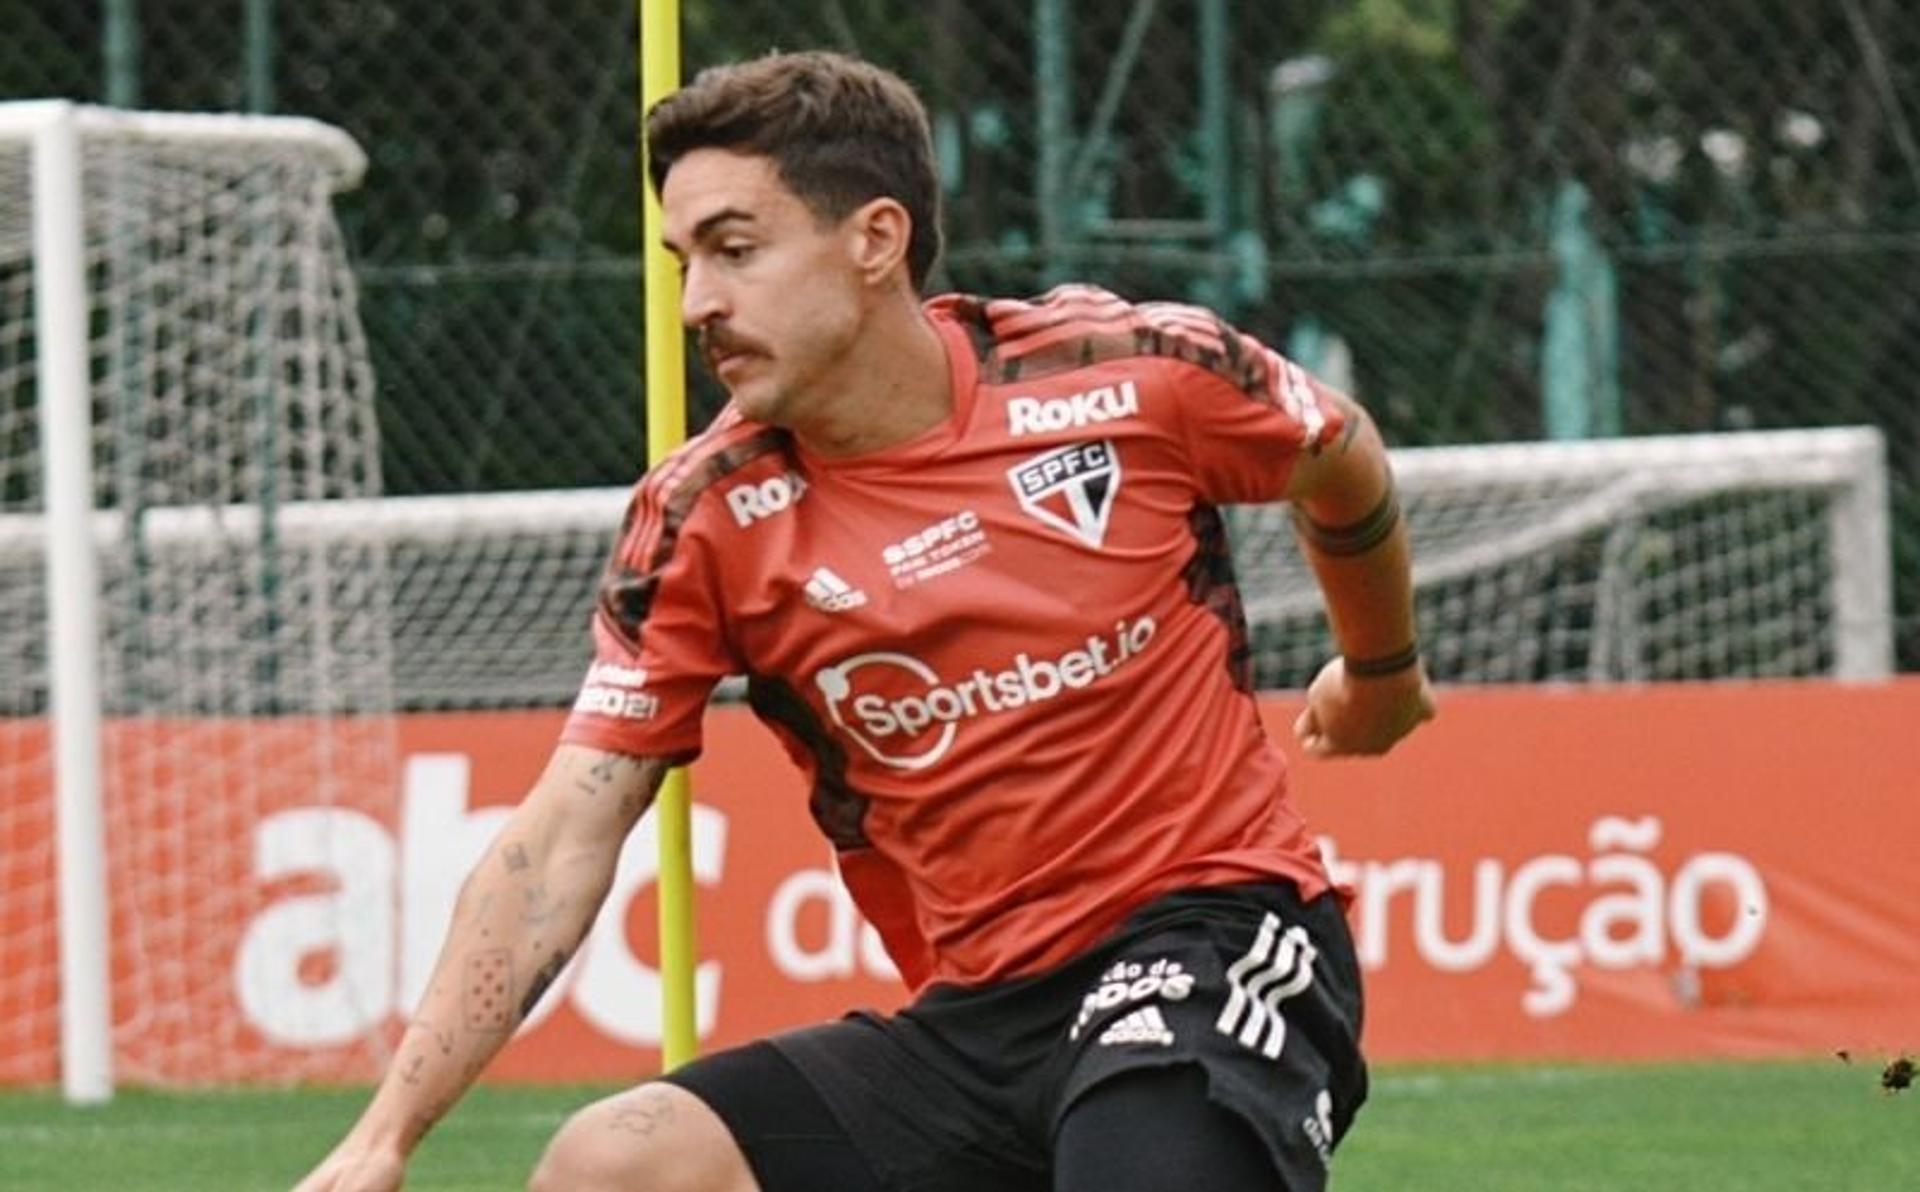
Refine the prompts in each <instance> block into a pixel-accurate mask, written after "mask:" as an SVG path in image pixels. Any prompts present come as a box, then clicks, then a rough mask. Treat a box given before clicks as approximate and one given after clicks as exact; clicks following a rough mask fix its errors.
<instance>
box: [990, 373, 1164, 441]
mask: <svg viewBox="0 0 1920 1192" xmlns="http://www.w3.org/2000/svg"><path fill="white" fill-rule="evenodd" d="M1139 412H1140V393H1139V391H1138V390H1136V389H1135V388H1134V387H1133V382H1132V381H1122V382H1120V383H1119V384H1118V385H1103V386H1101V387H1100V388H1098V389H1089V390H1087V391H1086V392H1085V393H1076V394H1074V395H1073V396H1072V397H1046V398H1043V397H1016V398H1014V399H1013V400H1011V401H1009V402H1008V403H1007V433H1008V434H1011V435H1015V436H1018V435H1037V434H1045V433H1046V432H1048V431H1057V430H1079V429H1082V428H1084V427H1088V426H1092V425H1094V424H1095V423H1098V422H1111V421H1113V420H1114V419H1115V418H1131V417H1132V416H1134V415H1135V414H1138V413H1139Z"/></svg>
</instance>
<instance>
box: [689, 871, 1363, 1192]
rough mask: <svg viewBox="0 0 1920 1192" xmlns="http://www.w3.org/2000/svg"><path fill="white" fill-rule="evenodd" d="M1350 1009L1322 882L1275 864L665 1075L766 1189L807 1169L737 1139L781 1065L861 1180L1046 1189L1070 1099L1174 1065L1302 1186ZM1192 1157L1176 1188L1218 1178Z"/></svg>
mask: <svg viewBox="0 0 1920 1192" xmlns="http://www.w3.org/2000/svg"><path fill="white" fill-rule="evenodd" d="M1360 1022H1361V992H1360V980H1359V968H1358V965H1357V962H1356V960H1355V957H1354V950H1353V943H1352V938H1351V936H1350V934H1349V932H1348V930H1347V925H1346V921H1345V920H1344V918H1343V917H1342V915H1341V911H1340V907H1339V903H1338V902H1337V900H1335V899H1334V898H1333V897H1332V896H1330V895H1329V896H1323V897H1320V898H1317V899H1314V900H1313V901H1312V902H1310V903H1305V904H1302V903H1301V902H1300V901H1299V899H1298V897H1297V895H1296V894H1295V891H1294V888H1293V887H1292V886H1291V885H1290V884H1287V883H1284V882H1279V883H1271V884H1257V885H1241V886H1228V887H1220V888H1214V889H1203V890H1188V891H1182V892H1179V893H1175V894H1171V895H1168V896H1165V897H1162V898H1159V899H1157V900H1155V901H1153V902H1151V903H1149V904H1147V905H1146V906H1144V907H1142V908H1141V909H1140V910H1138V911H1137V912H1135V913H1134V914H1133V915H1132V916H1131V917H1130V918H1129V919H1128V920H1127V921H1126V922H1125V923H1124V924H1122V926H1121V927H1120V929H1119V930H1118V931H1116V932H1114V933H1113V934H1112V935H1110V936H1109V937H1108V938H1107V939H1105V940H1104V941H1102V942H1101V943H1100V944H1099V945H1098V946H1096V947H1095V948H1093V949H1091V950H1089V951H1088V952H1087V953H1085V954H1084V955H1082V956H1080V957H1079V958H1077V959H1075V960H1073V961H1070V962H1068V963H1067V964H1065V965H1062V966H1060V967H1059V968H1057V969H1054V970H1052V971H1050V972H1047V973H1044V974H1042V975H1040V976H1036V977H1030V978H1023V979H1020V980H1016V981H1009V982H1005V983H1002V984H998V985H993V986H987V987H983V988H978V989H956V988H953V987H950V986H936V987H934V988H933V989H931V990H929V991H927V992H926V993H924V994H923V995H922V996H921V997H920V998H919V999H918V1000H917V1001H915V1002H914V1003H913V1004H912V1005H911V1006H909V1007H907V1008H906V1009H904V1010H902V1011H900V1012H899V1013H897V1014H894V1015H876V1014H869V1013H860V1014H855V1015H851V1016H849V1017H847V1018H845V1019H843V1020H841V1021H839V1022H836V1023H832V1024H828V1025H825V1026H820V1027H814V1028H809V1029H806V1030H802V1031H797V1032H793V1033H790V1034H786V1035H781V1036H778V1037H776V1038H774V1039H772V1040H771V1041H770V1044H771V1046H768V1045H767V1044H760V1045H755V1048H757V1049H758V1050H757V1052H756V1050H755V1048H749V1049H746V1051H745V1052H744V1053H732V1058H731V1059H729V1055H728V1053H723V1054H722V1055H721V1056H719V1057H715V1059H714V1060H713V1061H701V1062H696V1063H694V1064H692V1065H689V1066H688V1067H686V1068H682V1069H680V1070H679V1071H677V1072H675V1073H674V1074H673V1076H672V1077H670V1078H669V1079H671V1080H673V1082H674V1083H677V1084H681V1085H683V1086H684V1087H687V1088H689V1089H691V1090H692V1091H693V1092H695V1093H696V1094H698V1095H699V1096H701V1097H702V1098H703V1099H705V1100H706V1101H707V1102H708V1104H710V1105H712V1106H713V1107H714V1109H715V1110H716V1112H718V1113H719V1115H720V1116H721V1118H722V1119H723V1120H724V1121H726V1122H727V1123H728V1125H729V1127H730V1128H732V1129H733V1130H734V1134H735V1137H736V1138H738V1139H741V1140H742V1142H743V1150H745V1151H746V1152H747V1154H748V1158H749V1162H750V1163H751V1164H752V1166H753V1167H754V1171H755V1175H756V1177H757V1178H758V1179H759V1182H760V1184H761V1187H762V1188H763V1190H764V1192H799V1190H800V1189H804V1188H807V1187H810V1186H812V1184H811V1183H810V1182H809V1181H810V1179H813V1180H816V1181H817V1178H818V1177H809V1176H807V1175H806V1174H805V1173H804V1171H803V1170H802V1169H801V1168H798V1167H794V1168H783V1166H782V1164H783V1163H785V1162H786V1161H785V1160H783V1159H781V1158H778V1157H777V1156H776V1151H775V1150H773V1149H768V1150H764V1151H762V1150H758V1149H756V1147H755V1146H752V1145H748V1143H749V1141H750V1140H751V1139H756V1138H761V1137H769V1138H779V1137H781V1136H782V1129H783V1127H782V1125H781V1123H780V1122H779V1121H778V1120H777V1119H778V1116H779V1114H778V1113H777V1112H772V1111H767V1112H764V1113H763V1112H762V1111H759V1110H755V1109H753V1108H752V1107H751V1103H753V1102H756V1101H757V1102H761V1103H764V1102H766V1101H767V1100H768V1098H767V1097H766V1096H765V1095H764V1089H765V1087H771V1086H772V1085H773V1084H774V1083H776V1081H777V1080H786V1081H790V1082H793V1086H794V1087H795V1088H796V1089H799V1090H800V1095H803V1096H804V1094H805V1092H806V1091H807V1090H811V1092H813V1093H817V1094H818V1098H817V1102H816V1104H817V1105H818V1106H819V1107H820V1111H819V1117H820V1119H821V1120H822V1121H828V1122H830V1123H832V1124H834V1125H837V1127H838V1129H839V1130H840V1131H842V1132H843V1133H844V1139H845V1142H846V1143H847V1145H848V1149H849V1150H850V1151H851V1152H853V1153H854V1154H856V1155H857V1157H858V1160H859V1162H860V1164H861V1165H862V1166H864V1168H865V1169H866V1170H868V1171H870V1172H871V1173H872V1174H873V1176H874V1183H873V1186H874V1187H876V1188H881V1189H886V1190H888V1192H895V1190H898V1192H979V1190H981V1189H988V1188H991V1189H995V1190H1002V1189H1004V1190H1007V1192H1048V1189H1050V1188H1051V1187H1052V1182H1051V1181H1052V1175H1053V1151H1052V1147H1053V1141H1054V1139H1055V1137H1056V1135H1057V1134H1058V1132H1059V1128H1060V1125H1061V1122H1062V1121H1063V1120H1064V1119H1065V1117H1066V1115H1067V1114H1068V1113H1069V1112H1070V1111H1071V1110H1072V1108H1073V1107H1074V1105H1075V1104H1076V1103H1078V1102H1079V1101H1080V1100H1081V1099H1082V1098H1085V1097H1086V1096H1087V1095H1088V1094H1089V1093H1090V1092H1092V1091H1093V1090H1094V1089H1096V1088H1099V1087H1100V1086H1102V1085H1103V1084H1106V1083H1107V1082H1109V1081H1112V1080H1114V1079H1116V1078H1118V1077H1121V1076H1125V1075H1127V1074H1129V1073H1133V1072H1135V1071H1137V1070H1140V1069H1158V1068H1168V1067H1180V1066H1184V1067H1186V1068H1189V1069H1197V1070H1198V1071H1200V1072H1202V1073H1204V1074H1205V1081H1204V1089H1205V1094H1204V1095H1205V1097H1206V1098H1207V1099H1208V1100H1210V1101H1212V1102H1213V1103H1214V1104H1215V1105H1218V1106H1220V1107H1223V1108H1225V1109H1226V1110H1228V1111H1230V1112H1231V1113H1233V1114H1235V1115H1237V1116H1238V1117H1239V1118H1240V1119H1241V1120H1243V1121H1244V1122H1245V1123H1246V1124H1247V1125H1248V1126H1249V1127H1250V1128H1251V1130H1252V1133H1253V1134H1254V1135H1255V1136H1257V1138H1258V1140H1259V1142H1260V1143H1261V1144H1263V1145H1264V1147H1265V1151H1266V1154H1267V1157H1268V1158H1269V1159H1270V1160H1271V1163H1272V1166H1273V1169H1274V1173H1275V1176H1276V1178H1275V1180H1274V1182H1273V1185H1272V1186H1274V1187H1284V1188H1287V1189H1291V1190H1294V1192H1299V1190H1302V1189H1320V1188H1324V1187H1325V1185H1326V1182H1327V1178H1328V1163H1329V1161H1330V1160H1331V1157H1332V1154H1333V1151H1334V1148H1335V1147H1336V1146H1337V1145H1338V1144H1339V1141H1340V1139H1341V1137H1342V1136H1343V1135H1344V1134H1345V1132H1346V1129H1347V1127H1348V1125H1349V1123H1351V1121H1352V1120H1353V1116H1354V1113H1355V1111H1356V1110H1358V1109H1359V1107H1360V1104H1361V1102H1362V1101H1364V1100H1365V1098H1366V1092H1367V1073H1366V1066H1365V1064H1364V1062H1363V1061H1362V1059H1361V1056H1360V1051H1359V1046H1358V1039H1359V1033H1360ZM755 1055H758V1056H759V1057H761V1058H759V1059H757V1060H756V1059H755V1058H753V1057H754V1056H755ZM774 1068H777V1069H779V1071H778V1072H774V1071H771V1069H774ZM762 1076H764V1080H763V1079H762ZM800 1078H803V1079H800ZM755 1086H759V1087H758V1088H757V1089H756V1087H755ZM1156 1087H1158V1086H1156ZM1165 1087H1166V1088H1167V1089H1169V1090H1171V1089H1176V1088H1179V1089H1187V1088H1191V1089H1198V1088H1201V1087H1203V1086H1202V1082H1199V1081H1191V1082H1181V1083H1175V1082H1167V1083H1166V1085H1165ZM1168 1095H1173V1094H1171V1093H1169V1094H1168ZM791 1100H792V1098H789V1102H791ZM809 1100H811V1098H809ZM1138 1103H1139V1102H1138V1101H1137V1100H1136V1101H1134V1102H1129V1104H1138ZM1170 1116H1172V1115H1162V1114H1161V1113H1158V1112H1156V1111H1155V1110H1154V1108H1153V1107H1152V1106H1151V1105H1150V1104H1148V1105H1143V1106H1142V1108H1141V1109H1140V1111H1139V1117H1140V1119H1141V1120H1139V1121H1137V1122H1129V1123H1128V1133H1132V1132H1133V1131H1136V1130H1137V1131H1138V1132H1140V1133H1139V1136H1140V1137H1145V1138H1153V1137H1155V1131H1156V1130H1164V1129H1165V1125H1166V1120H1167V1119H1168V1117H1170ZM759 1117H767V1119H768V1120H758V1118H759ZM1168 1141H1169V1143H1170V1144H1171V1143H1172V1142H1173V1141H1174V1140H1172V1139H1169V1140H1168ZM821 1153H824V1152H821ZM1195 1162H1197V1163H1199V1164H1201V1165H1202V1166H1201V1168H1200V1169H1199V1170H1196V1171H1194V1172H1193V1180H1192V1182H1191V1184H1190V1185H1189V1186H1191V1187H1193V1188H1208V1187H1214V1186H1225V1184H1224V1183H1221V1184H1215V1183H1211V1182H1210V1181H1209V1180H1208V1178H1207V1172H1206V1170H1205V1168H1204V1164H1205V1162H1206V1158H1205V1156H1204V1155H1201V1156H1198V1157H1197V1158H1196V1159H1195Z"/></svg>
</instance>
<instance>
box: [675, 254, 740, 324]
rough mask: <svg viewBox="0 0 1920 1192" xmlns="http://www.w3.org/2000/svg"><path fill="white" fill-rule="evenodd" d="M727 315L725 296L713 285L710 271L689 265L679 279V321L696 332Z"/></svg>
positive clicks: (696, 265)
mask: <svg viewBox="0 0 1920 1192" xmlns="http://www.w3.org/2000/svg"><path fill="white" fill-rule="evenodd" d="M727 313H728V312H727V306H726V296H725V295H724V294H723V293H722V292H721V288H720V287H719V286H718V285H716V284H714V280H713V274H712V271H710V270H707V269H703V268H701V267H700V265H699V264H698V263H695V264H692V265H689V266H688V267H687V272H686V274H685V276H683V277H682V278H681V279H680V321H681V322H682V323H684V324H685V325H686V326H687V328H688V329H689V330H698V329H699V328H700V327H703V326H705V325H706V324H707V323H709V322H711V321H712V320H714V319H718V318H725V317H726V315H727Z"/></svg>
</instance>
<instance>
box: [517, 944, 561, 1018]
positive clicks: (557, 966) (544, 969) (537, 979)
mask: <svg viewBox="0 0 1920 1192" xmlns="http://www.w3.org/2000/svg"><path fill="white" fill-rule="evenodd" d="M566 967H567V954H566V953H565V952H561V951H557V950H556V951H555V952H554V953H553V954H552V955H551V956H549V957H547V962H546V963H545V964H543V965H541V966H540V970H539V971H538V972H536V973H534V974H533V984H531V985H529V986H527V996H526V997H525V998H523V999H521V1002H520V1018H521V1021H523V1022H524V1021H525V1020H526V1018H527V1016H528V1015H530V1014H532V1013H533V1010H534V1007H535V1006H538V1005H539V1004H540V998H541V996H542V995H543V994H545V993H546V992H547V989H548V988H549V987H550V986H552V985H553V983H554V982H555V981H556V980H558V979H559V977H560V970H561V969H564V968H566Z"/></svg>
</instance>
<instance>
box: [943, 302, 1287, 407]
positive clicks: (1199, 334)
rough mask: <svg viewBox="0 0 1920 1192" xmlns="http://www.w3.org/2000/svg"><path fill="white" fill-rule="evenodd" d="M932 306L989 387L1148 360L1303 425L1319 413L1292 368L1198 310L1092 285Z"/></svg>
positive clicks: (1222, 321) (1211, 314)
mask: <svg viewBox="0 0 1920 1192" xmlns="http://www.w3.org/2000/svg"><path fill="white" fill-rule="evenodd" d="M940 302H941V303H942V304H943V305H944V306H945V309H946V310H947V311H948V312H949V313H950V315H951V316H952V317H953V318H955V319H956V320H957V321H958V322H959V323H960V324H961V325H962V326H963V327H965V328H966V329H967V332H968V335H969V337H970V339H971V340H972V342H973V344H974V350H975V352H976V354H977V356H978V358H979V362H980V371H981V378H982V380H984V381H986V382H987V383H989V384H995V385H1008V384H1014V383H1017V382H1020V381H1034V380H1039V379H1041V378H1044V377H1047V376H1050V375H1053V374H1056V373H1060V372H1065V371H1069V370H1072V369H1077V368H1085V367H1087V366H1088V365H1093V364H1100V363H1104V362H1107V361H1112V360H1130V359H1138V358H1141V357H1155V358H1159V359H1164V360H1174V361H1179V362H1181V363H1184V364H1189V365H1192V366H1193V367H1195V368H1198V369H1201V370H1203V371H1205V372H1208V373H1211V374H1213V375H1214V376H1216V377H1219V378H1221V379H1222V380H1224V381H1226V382H1227V383H1228V384H1230V385H1232V386H1233V387H1234V388H1235V389H1238V390H1239V391H1240V392H1242V393H1244V394H1246V395H1247V396H1248V397H1250V398H1252V399H1254V400H1255V401H1258V402H1261V403H1263V404H1266V405H1272V406H1279V407H1282V408H1284V409H1286V410H1287V412H1288V413H1290V414H1293V415H1294V416H1295V417H1297V418H1300V419H1301V420H1302V421H1303V422H1311V421H1312V420H1313V417H1314V414H1315V413H1316V410H1317V403H1316V401H1315V398H1314V395H1313V393H1312V391H1311V388H1310V386H1309V383H1308V380H1307V375H1306V373H1305V372H1304V371H1303V370H1302V369H1300V367H1299V366H1297V365H1295V364H1293V363H1292V362H1291V361H1289V360H1287V359H1286V358H1285V357H1283V356H1281V355H1280V354H1279V353H1278V352H1275V351H1274V350H1273V349H1271V348H1269V347H1267V346H1266V345H1264V344H1262V343H1261V342H1260V341H1259V340H1256V339H1254V338H1253V337H1252V336H1250V335H1247V334H1245V333H1244V332H1242V331H1239V330H1237V329H1236V328H1234V327H1233V326H1232V325H1231V324H1229V323H1228V322H1227V321H1226V320H1225V319H1223V318H1221V317H1220V316H1219V315H1218V314H1216V313H1214V312H1213V311H1210V310H1207V309H1205V308H1204V307H1199V306H1189V305H1185V304H1182V303H1177V302H1143V303H1133V302H1128V301H1127V300H1126V299H1124V298H1121V297H1119V296H1118V295H1116V294H1113V293H1111V292H1109V291H1107V290H1103V289H1101V288H1099V287H1098V286H1090V285H1066V286H1059V287H1057V288H1055V289H1053V290H1049V291H1048V292H1047V293H1045V294H1043V295H1041V296H1040V297H1038V298H1032V299H1015V298H991V299H990V298H976V297H971V296H967V295H953V296H950V297H947V298H943V299H941V300H940Z"/></svg>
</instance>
